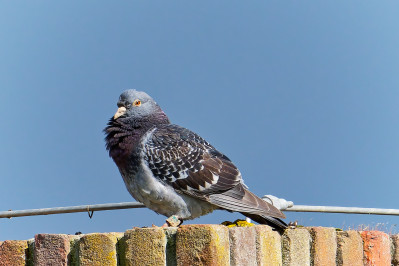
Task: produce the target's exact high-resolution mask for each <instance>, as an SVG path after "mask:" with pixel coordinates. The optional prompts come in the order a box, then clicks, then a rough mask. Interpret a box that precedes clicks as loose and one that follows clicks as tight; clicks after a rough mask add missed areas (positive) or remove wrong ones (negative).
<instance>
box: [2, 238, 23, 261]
mask: <svg viewBox="0 0 399 266" xmlns="http://www.w3.org/2000/svg"><path fill="white" fill-rule="evenodd" d="M27 249H28V241H26V240H6V241H4V242H3V243H1V245H0V265H1V266H3V265H4V266H9V265H13V266H14V265H15V266H18V265H25V263H26V259H27V258H26V253H27Z"/></svg>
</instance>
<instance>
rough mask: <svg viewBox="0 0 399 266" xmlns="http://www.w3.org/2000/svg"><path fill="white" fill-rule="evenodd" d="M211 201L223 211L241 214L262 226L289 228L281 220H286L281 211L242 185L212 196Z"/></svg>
mask: <svg viewBox="0 0 399 266" xmlns="http://www.w3.org/2000/svg"><path fill="white" fill-rule="evenodd" d="M209 201H210V202H211V203H212V204H215V205H217V206H219V207H220V208H222V209H225V210H228V211H235V212H240V213H242V214H243V215H245V216H246V217H248V218H251V219H252V220H254V221H255V222H258V223H260V224H267V225H270V226H272V227H275V228H277V229H285V228H286V227H287V225H286V224H285V223H284V222H283V221H282V220H280V219H279V218H285V215H284V214H283V213H282V212H281V211H280V210H279V209H277V208H276V207H274V206H273V205H271V204H269V203H268V202H266V201H264V200H262V199H261V198H259V197H258V196H256V195H255V194H253V193H252V192H250V191H249V190H247V189H246V188H244V186H243V185H241V184H240V185H237V186H236V187H235V188H233V189H230V190H228V191H225V192H223V193H220V194H212V195H210V196H209Z"/></svg>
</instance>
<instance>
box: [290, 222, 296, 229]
mask: <svg viewBox="0 0 399 266" xmlns="http://www.w3.org/2000/svg"><path fill="white" fill-rule="evenodd" d="M297 227H298V221H295V222H289V223H288V228H290V229H295V228H297Z"/></svg>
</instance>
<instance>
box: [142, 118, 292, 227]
mask: <svg viewBox="0 0 399 266" xmlns="http://www.w3.org/2000/svg"><path fill="white" fill-rule="evenodd" d="M143 150H144V154H145V159H146V161H147V162H148V165H149V168H150V169H151V171H152V173H153V175H154V176H155V177H157V178H159V179H160V180H162V181H163V182H165V183H167V184H169V185H171V186H172V187H173V188H174V189H175V190H176V191H178V192H180V193H184V194H187V195H190V196H193V197H196V198H199V199H202V200H206V201H208V202H210V203H212V204H214V205H217V206H219V207H220V208H223V209H226V210H229V211H236V212H241V213H243V214H244V215H247V216H250V215H251V214H253V215H255V216H252V217H257V216H261V217H263V218H264V219H266V220H269V219H273V218H271V217H269V216H273V217H276V218H285V215H284V214H283V213H282V212H280V210H278V209H277V208H275V207H274V206H273V205H271V204H269V203H267V202H266V201H264V200H262V199H260V198H259V197H257V196H256V195H254V194H253V193H252V192H250V191H249V190H248V189H246V186H245V185H244V184H243V182H242V177H241V173H240V171H239V170H238V169H237V167H236V166H235V165H234V164H233V163H232V162H231V161H230V159H229V158H228V157H226V156H225V155H224V154H222V153H220V152H219V151H217V150H216V149H215V148H214V147H213V146H212V145H210V144H209V143H208V142H207V141H205V140H204V139H203V138H201V137H200V136H198V135H197V134H195V133H194V132H192V131H190V130H188V129H185V128H183V127H179V126H176V125H164V126H161V127H158V128H156V129H155V130H154V132H153V134H152V136H151V138H150V139H149V140H148V141H147V142H146V143H145V144H144V149H143ZM254 220H256V219H254ZM262 223H264V222H262ZM272 223H273V222H272Z"/></svg>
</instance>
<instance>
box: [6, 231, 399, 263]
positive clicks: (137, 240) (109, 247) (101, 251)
mask: <svg viewBox="0 0 399 266" xmlns="http://www.w3.org/2000/svg"><path fill="white" fill-rule="evenodd" d="M391 263H392V265H399V236H398V235H394V236H389V235H387V234H385V233H383V232H380V231H361V232H358V231H336V230H335V229H334V228H325V227H308V228H297V229H288V230H286V231H285V233H284V234H283V235H280V234H279V233H278V232H275V231H272V230H271V228H270V227H268V226H264V225H256V226H253V227H232V228H229V227H226V226H224V225H183V226H181V227H179V228H168V229H163V228H159V227H153V228H134V229H131V230H127V231H126V232H125V233H93V234H87V235H79V236H75V235H62V234H59V235H58V234H38V235H36V236H35V238H34V239H30V240H24V241H20V240H18V241H17V240H6V241H3V242H0V265H7V266H9V265H190V266H191V265H295V266H296V265H299V266H301V265H322V266H328V265H348V266H356V265H391Z"/></svg>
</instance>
